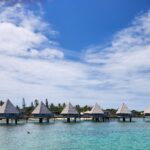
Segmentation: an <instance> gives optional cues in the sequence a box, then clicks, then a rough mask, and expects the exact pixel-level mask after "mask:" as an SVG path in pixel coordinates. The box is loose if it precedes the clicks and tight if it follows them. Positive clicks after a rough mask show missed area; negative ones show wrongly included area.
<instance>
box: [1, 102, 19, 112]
mask: <svg viewBox="0 0 150 150" xmlns="http://www.w3.org/2000/svg"><path fill="white" fill-rule="evenodd" d="M0 114H19V111H18V109H17V108H16V107H15V106H14V105H13V104H12V103H11V101H10V100H7V101H6V102H5V103H4V104H3V105H2V106H1V107H0Z"/></svg>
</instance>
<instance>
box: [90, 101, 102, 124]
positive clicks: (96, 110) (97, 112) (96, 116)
mask: <svg viewBox="0 0 150 150" xmlns="http://www.w3.org/2000/svg"><path fill="white" fill-rule="evenodd" d="M88 113H89V114H90V115H91V116H92V120H95V121H96V122H99V121H100V120H102V121H103V122H104V120H105V119H104V118H105V115H104V114H105V113H104V111H103V110H102V109H101V107H100V106H99V105H98V104H97V103H96V104H95V105H94V106H93V108H92V109H91V111H90V112H88Z"/></svg>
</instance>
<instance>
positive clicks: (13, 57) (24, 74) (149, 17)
mask: <svg viewBox="0 0 150 150" xmlns="http://www.w3.org/2000/svg"><path fill="white" fill-rule="evenodd" d="M36 13H37V12H33V11H31V10H30V9H26V6H25V5H22V4H21V3H16V4H14V5H13V6H10V5H7V6H5V3H1V4H0V80H1V84H0V92H1V98H2V99H6V98H10V99H12V100H13V101H14V102H16V104H21V98H22V97H25V98H26V99H27V100H28V103H30V101H31V100H34V99H35V98H38V99H41V100H43V99H45V98H49V99H50V100H51V101H53V102H62V101H63V102H64V101H72V102H73V103H74V104H77V103H80V104H93V103H95V102H96V101H97V102H99V101H100V103H101V104H102V105H103V106H105V107H114V106H115V107H117V106H118V104H120V103H121V100H123V101H124V100H129V101H127V102H128V103H134V102H137V103H138V102H142V100H145V101H148V100H149V99H148V97H149V96H150V94H149V89H150V86H149V85H150V59H149V56H150V36H149V35H150V34H149V33H150V29H149V25H150V12H148V13H146V14H143V15H141V16H137V18H136V19H135V20H134V21H133V23H132V24H131V25H130V26H129V27H127V28H125V29H123V30H121V31H119V32H118V33H116V34H115V35H114V38H113V39H112V42H111V43H110V44H109V45H110V46H106V47H103V46H102V45H98V46H93V47H90V48H88V49H86V50H85V55H84V58H83V60H81V59H78V60H76V61H73V60H71V59H66V57H65V56H66V55H69V54H68V53H67V54H65V53H64V50H63V48H61V47H60V45H59V42H57V41H54V40H52V39H53V37H55V36H56V35H57V34H58V32H57V31H55V30H54V29H53V28H52V26H51V24H49V23H47V22H45V21H44V20H43V19H42V12H38V15H37V14H36ZM68 52H71V51H68ZM71 53H72V52H71ZM80 60H81V61H80ZM123 101H122V102H123ZM143 107H144V105H143Z"/></svg>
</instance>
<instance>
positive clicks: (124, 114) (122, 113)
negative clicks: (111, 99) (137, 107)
mask: <svg viewBox="0 0 150 150" xmlns="http://www.w3.org/2000/svg"><path fill="white" fill-rule="evenodd" d="M116 114H117V116H118V118H119V120H120V118H122V120H123V122H125V121H126V118H129V121H130V122H131V121H132V113H131V111H130V110H129V109H128V107H127V105H126V104H124V103H123V104H122V105H121V106H120V107H119V109H118V110H117V112H116Z"/></svg>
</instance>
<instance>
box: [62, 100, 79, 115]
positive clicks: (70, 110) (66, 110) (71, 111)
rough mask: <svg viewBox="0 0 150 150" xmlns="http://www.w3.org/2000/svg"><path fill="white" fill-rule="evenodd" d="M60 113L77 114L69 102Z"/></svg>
mask: <svg viewBox="0 0 150 150" xmlns="http://www.w3.org/2000/svg"><path fill="white" fill-rule="evenodd" d="M61 114H62V115H69V114H70V115H77V114H79V113H78V112H77V111H76V109H75V108H74V107H73V106H72V104H71V103H69V104H67V105H66V107H65V108H64V109H63V111H62V112H61Z"/></svg>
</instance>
